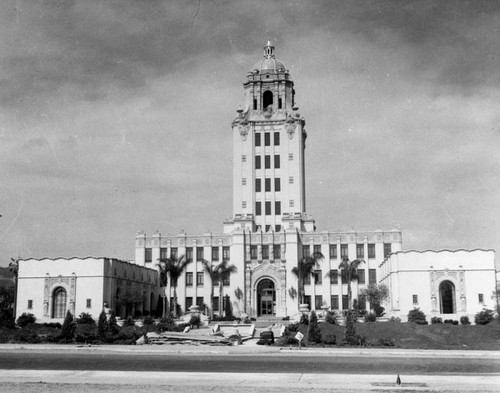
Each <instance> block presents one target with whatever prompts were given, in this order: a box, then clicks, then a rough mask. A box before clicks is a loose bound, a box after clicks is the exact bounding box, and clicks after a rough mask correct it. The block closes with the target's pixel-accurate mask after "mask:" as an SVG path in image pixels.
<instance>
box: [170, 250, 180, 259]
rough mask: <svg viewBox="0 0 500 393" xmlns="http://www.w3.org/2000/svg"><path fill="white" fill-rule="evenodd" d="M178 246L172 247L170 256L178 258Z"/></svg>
mask: <svg viewBox="0 0 500 393" xmlns="http://www.w3.org/2000/svg"><path fill="white" fill-rule="evenodd" d="M177 255H178V254H177V247H172V248H171V249H170V257H171V258H173V259H177Z"/></svg>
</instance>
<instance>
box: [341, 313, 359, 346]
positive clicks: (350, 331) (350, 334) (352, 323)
mask: <svg viewBox="0 0 500 393" xmlns="http://www.w3.org/2000/svg"><path fill="white" fill-rule="evenodd" d="M356 321H357V315H356V313H355V312H354V311H353V310H348V311H347V312H346V314H345V336H344V343H345V344H347V345H357V344H358V341H359V336H358V335H357V334H356Z"/></svg>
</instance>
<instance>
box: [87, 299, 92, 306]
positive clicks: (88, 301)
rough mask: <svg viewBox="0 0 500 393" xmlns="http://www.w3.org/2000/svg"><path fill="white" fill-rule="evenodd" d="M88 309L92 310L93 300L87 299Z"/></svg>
mask: <svg viewBox="0 0 500 393" xmlns="http://www.w3.org/2000/svg"><path fill="white" fill-rule="evenodd" d="M87 308H92V299H87Z"/></svg>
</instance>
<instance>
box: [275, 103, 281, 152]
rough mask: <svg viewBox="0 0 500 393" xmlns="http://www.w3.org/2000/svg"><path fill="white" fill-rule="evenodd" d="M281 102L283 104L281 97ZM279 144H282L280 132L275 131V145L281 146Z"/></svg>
mask: <svg viewBox="0 0 500 393" xmlns="http://www.w3.org/2000/svg"><path fill="white" fill-rule="evenodd" d="M280 104H281V98H280ZM280 108H281V107H280ZM279 145H280V133H279V132H275V133H274V146H279Z"/></svg>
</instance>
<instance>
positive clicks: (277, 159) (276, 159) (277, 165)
mask: <svg viewBox="0 0 500 393" xmlns="http://www.w3.org/2000/svg"><path fill="white" fill-rule="evenodd" d="M274 168H276V169H279V168H280V156H279V154H277V155H275V156H274Z"/></svg>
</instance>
